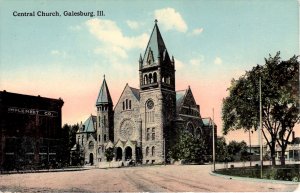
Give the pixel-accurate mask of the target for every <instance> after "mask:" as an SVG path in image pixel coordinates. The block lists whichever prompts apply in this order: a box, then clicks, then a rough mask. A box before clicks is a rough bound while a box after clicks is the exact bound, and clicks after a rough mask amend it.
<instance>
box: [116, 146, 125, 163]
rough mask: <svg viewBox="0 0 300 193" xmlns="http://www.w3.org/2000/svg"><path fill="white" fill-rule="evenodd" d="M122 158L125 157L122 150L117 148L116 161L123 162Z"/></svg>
mask: <svg viewBox="0 0 300 193" xmlns="http://www.w3.org/2000/svg"><path fill="white" fill-rule="evenodd" d="M122 156H123V152H122V148H120V147H118V148H117V157H116V160H117V161H121V160H122Z"/></svg>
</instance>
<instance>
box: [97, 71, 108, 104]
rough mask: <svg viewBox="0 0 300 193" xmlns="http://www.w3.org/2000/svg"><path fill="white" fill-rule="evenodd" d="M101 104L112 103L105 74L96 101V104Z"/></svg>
mask: <svg viewBox="0 0 300 193" xmlns="http://www.w3.org/2000/svg"><path fill="white" fill-rule="evenodd" d="M101 104H112V100H111V96H110V93H109V90H108V86H107V83H106V80H105V76H104V78H103V82H102V85H101V88H100V91H99V94H98V98H97V101H96V106H98V105H101Z"/></svg>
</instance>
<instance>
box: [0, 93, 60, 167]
mask: <svg viewBox="0 0 300 193" xmlns="http://www.w3.org/2000/svg"><path fill="white" fill-rule="evenodd" d="M63 104H64V102H63V101H62V100H61V99H50V98H45V97H40V96H29V95H23V94H17V93H10V92H6V91H1V92H0V137H1V142H0V167H1V169H26V168H32V167H35V168H36V167H45V166H47V165H49V164H51V163H54V162H57V161H58V159H59V145H60V139H61V108H62V106H63Z"/></svg>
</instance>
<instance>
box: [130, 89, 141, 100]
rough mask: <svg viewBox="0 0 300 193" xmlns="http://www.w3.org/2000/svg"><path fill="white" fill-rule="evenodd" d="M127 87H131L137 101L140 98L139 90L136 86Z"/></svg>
mask: <svg viewBox="0 0 300 193" xmlns="http://www.w3.org/2000/svg"><path fill="white" fill-rule="evenodd" d="M129 88H130V89H131V91H132V93H133V95H134V96H135V98H136V99H137V100H138V101H139V100H140V90H139V89H137V88H132V87H129Z"/></svg>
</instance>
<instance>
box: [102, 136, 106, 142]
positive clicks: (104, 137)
mask: <svg viewBox="0 0 300 193" xmlns="http://www.w3.org/2000/svg"><path fill="white" fill-rule="evenodd" d="M103 140H104V142H106V134H104V136H103Z"/></svg>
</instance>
